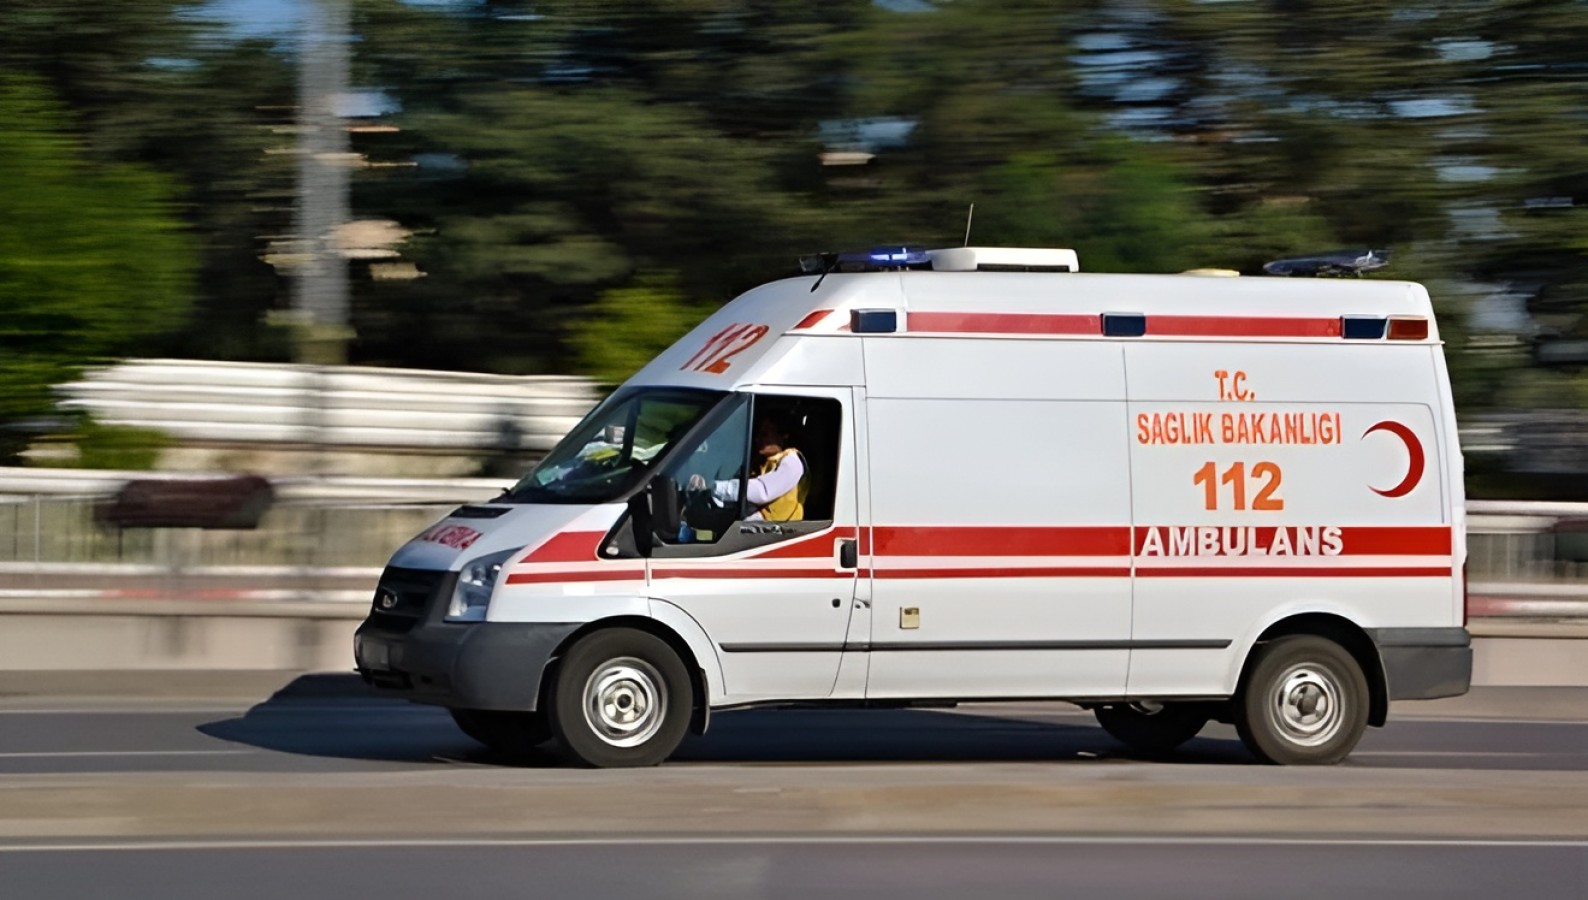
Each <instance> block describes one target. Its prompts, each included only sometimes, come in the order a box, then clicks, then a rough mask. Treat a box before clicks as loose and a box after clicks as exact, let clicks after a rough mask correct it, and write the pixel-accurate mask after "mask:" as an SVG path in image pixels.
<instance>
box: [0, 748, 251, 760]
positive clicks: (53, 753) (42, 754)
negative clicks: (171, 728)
mask: <svg viewBox="0 0 1588 900" xmlns="http://www.w3.org/2000/svg"><path fill="white" fill-rule="evenodd" d="M258 752H260V751H258V750H39V751H33V752H28V753H0V759H61V758H70V757H79V756H96V757H97V756H235V755H237V754H241V753H258Z"/></svg>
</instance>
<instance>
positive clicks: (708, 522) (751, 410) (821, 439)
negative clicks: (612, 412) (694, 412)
mask: <svg viewBox="0 0 1588 900" xmlns="http://www.w3.org/2000/svg"><path fill="white" fill-rule="evenodd" d="M842 421H843V407H842V405H841V404H840V403H839V402H838V401H836V400H831V399H825V398H819V397H790V396H782V395H765V394H758V395H756V396H754V397H753V398H752V399H751V400H750V402H747V403H745V404H743V405H741V406H740V407H739V408H738V409H736V410H735V411H734V412H733V413H732V414H731V415H729V416H728V417H727V418H726V419H724V420H723V421H722V422H721V423H720V424H719V425H718V426H717V427H715V428H713V429H711V431H710V432H709V433H708V434H707V435H706V436H705V437H704V438H701V439H700V440H698V441H697V442H696V443H695V445H694V446H693V447H687V448H681V451H680V452H679V453H678V455H676V456H674V457H672V459H670V460H669V462H668V464H667V466H666V467H665V468H664V469H663V471H662V472H661V477H660V479H659V482H658V485H657V487H658V488H659V492H660V494H661V495H663V496H664V497H665V499H664V500H663V501H662V502H663V504H664V505H665V506H666V507H668V510H667V511H666V512H664V513H663V514H661V515H660V516H658V523H662V522H665V523H667V524H666V525H665V526H660V527H659V528H658V534H657V535H656V537H657V539H658V540H660V541H661V542H663V543H665V544H672V545H675V546H677V545H703V544H721V542H722V540H723V538H724V537H725V536H728V535H738V536H740V537H743V536H744V535H760V536H761V537H759V538H757V539H756V540H754V541H753V543H755V544H759V543H765V542H767V541H771V540H777V539H779V538H780V537H782V536H786V535H789V534H794V533H808V532H809V531H811V530H812V529H813V528H817V527H822V526H824V525H825V524H826V523H827V522H830V521H831V520H832V518H833V501H834V497H835V494H836V487H837V477H838V464H839V455H838V453H839V446H840V438H841V436H842V435H841V428H842ZM674 509H676V515H674V514H673V512H672V511H673V510H674ZM760 522H765V523H783V524H782V526H781V527H779V528H772V529H767V530H765V531H762V530H760V529H756V528H753V527H747V526H750V525H752V523H760ZM673 523H676V527H675V525H674V524H673ZM739 542H740V541H739V540H735V541H732V542H731V543H734V544H738V543H739Z"/></svg>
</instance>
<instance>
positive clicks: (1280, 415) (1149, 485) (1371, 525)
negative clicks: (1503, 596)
mask: <svg viewBox="0 0 1588 900" xmlns="http://www.w3.org/2000/svg"><path fill="white" fill-rule="evenodd" d="M1432 352H1437V348H1431V347H1429V346H1427V345H1416V346H1406V347H1397V346H1392V345H1385V344H1375V345H1371V346H1367V345H1364V346H1352V345H1327V344H1290V345H1285V344H1276V343H1192V342H1184V343H1179V342H1177V343H1168V342H1143V343H1141V344H1135V345H1129V346H1127V348H1126V351H1125V359H1126V372H1127V377H1128V379H1129V383H1130V393H1131V402H1130V405H1129V406H1130V422H1131V435H1130V460H1131V468H1132V476H1133V481H1134V484H1135V497H1134V503H1133V505H1134V513H1135V535H1134V554H1135V558H1134V562H1135V570H1136V589H1135V614H1134V622H1133V629H1132V638H1133V639H1134V640H1135V641H1136V642H1137V649H1135V650H1133V651H1132V654H1131V665H1130V683H1129V691H1130V693H1131V694H1132V695H1137V696H1149V695H1153V696H1161V695H1174V694H1182V695H1206V694H1227V693H1230V692H1232V691H1233V690H1234V688H1235V682H1236V679H1237V678H1238V676H1239V672H1240V668H1241V663H1242V661H1243V659H1244V657H1245V654H1246V652H1247V650H1248V649H1249V647H1250V645H1251V642H1252V641H1253V640H1255V639H1256V637H1257V635H1258V634H1260V633H1261V630H1262V629H1263V628H1265V627H1267V625H1268V624H1270V623H1272V622H1274V621H1277V620H1279V619H1281V618H1284V617H1285V616H1288V615H1292V614H1297V613H1303V612H1330V613H1334V614H1337V615H1340V616H1343V617H1345V618H1347V619H1350V620H1352V621H1354V622H1356V623H1357V624H1359V625H1361V626H1363V627H1418V626H1429V627H1432V626H1449V625H1459V624H1460V622H1459V620H1456V621H1453V620H1452V615H1451V613H1452V610H1451V601H1450V598H1451V590H1452V584H1453V578H1452V565H1453V562H1452V561H1453V552H1454V549H1455V548H1454V540H1453V535H1452V526H1453V524H1454V523H1453V521H1452V516H1451V504H1452V499H1453V498H1452V496H1451V491H1450V485H1449V482H1448V480H1447V478H1448V473H1447V471H1446V469H1447V457H1446V455H1445V453H1444V446H1445V441H1446V440H1447V439H1448V438H1450V437H1452V436H1449V435H1446V434H1445V429H1446V427H1447V425H1446V416H1445V414H1444V412H1443V411H1442V399H1441V396H1440V392H1439V389H1438V385H1437V383H1436V379H1435V377H1434V369H1433V366H1432V365H1431V360H1430V353H1432ZM1185 639H1192V640H1202V641H1208V642H1215V643H1217V642H1225V641H1227V642H1229V643H1228V646H1226V647H1223V648H1215V647H1206V648H1201V649H1191V648H1187V649H1166V648H1161V647H1151V646H1143V645H1144V644H1146V645H1151V644H1153V643H1156V642H1162V641H1171V640H1185Z"/></svg>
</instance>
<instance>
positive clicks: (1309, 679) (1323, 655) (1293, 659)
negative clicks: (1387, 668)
mask: <svg viewBox="0 0 1588 900" xmlns="http://www.w3.org/2000/svg"><path fill="white" fill-rule="evenodd" d="M1368 702H1369V694H1368V686H1367V678H1366V676H1364V675H1363V674H1362V667H1361V666H1359V665H1357V662H1356V659H1355V658H1354V657H1353V656H1351V654H1350V653H1349V652H1348V651H1346V649H1345V648H1344V647H1341V646H1340V645H1339V644H1336V643H1335V642H1333V641H1331V640H1328V639H1326V638H1321V637H1316V636H1314V635H1292V636H1289V637H1282V638H1277V639H1275V640H1273V641H1271V642H1269V643H1268V644H1266V645H1265V646H1263V647H1262V648H1261V649H1260V650H1258V651H1257V656H1256V659H1255V660H1254V663H1253V665H1252V669H1251V674H1250V675H1249V676H1248V678H1247V679H1246V684H1245V685H1244V686H1243V687H1242V689H1241V695H1240V696H1239V697H1238V698H1237V699H1236V703H1235V728H1236V731H1238V732H1239V733H1240V736H1241V742H1242V743H1244V744H1245V745H1246V749H1248V750H1250V751H1251V752H1252V754H1253V755H1254V756H1256V757H1257V758H1258V759H1261V760H1263V761H1264V762H1271V763H1279V764H1280V765H1333V764H1334V763H1337V762H1339V761H1340V760H1342V759H1345V757H1346V756H1347V755H1348V754H1350V752H1351V751H1352V750H1353V749H1355V747H1356V743H1357V741H1359V740H1361V739H1362V732H1363V731H1365V730H1366V729H1367V718H1368Z"/></svg>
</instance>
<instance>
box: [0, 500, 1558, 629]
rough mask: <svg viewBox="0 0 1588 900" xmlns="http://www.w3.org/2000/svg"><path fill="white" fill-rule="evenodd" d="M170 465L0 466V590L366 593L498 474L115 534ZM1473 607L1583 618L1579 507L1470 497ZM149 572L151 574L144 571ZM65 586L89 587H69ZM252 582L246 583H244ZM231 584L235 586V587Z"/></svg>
mask: <svg viewBox="0 0 1588 900" xmlns="http://www.w3.org/2000/svg"><path fill="white" fill-rule="evenodd" d="M148 477H191V476H180V475H176V474H173V473H163V474H162V473H147V472H88V471H78V470H43V469H0V590H4V589H5V587H6V586H7V585H9V587H10V589H12V590H15V591H21V590H26V589H32V590H34V591H35V593H36V592H37V591H38V590H43V589H46V588H48V589H51V590H59V591H72V590H79V589H81V590H90V591H101V592H104V591H110V592H114V591H116V590H118V589H120V588H118V581H120V582H123V583H125V584H128V585H133V587H131V588H126V590H130V591H133V592H137V591H148V590H156V589H159V590H167V591H173V590H176V588H177V581H176V580H173V579H181V583H182V585H183V587H182V590H183V591H187V592H189V593H193V592H197V593H199V594H202V595H204V596H213V597H216V598H220V597H226V596H241V595H243V594H246V593H247V592H248V591H250V590H252V591H254V592H255V593H258V592H261V591H262V592H264V593H263V594H261V595H260V596H266V595H269V596H274V595H275V594H271V591H276V592H277V593H279V592H280V590H282V589H281V588H280V585H282V584H289V583H290V585H291V587H290V590H296V591H320V592H322V593H323V592H325V591H338V592H342V593H343V594H345V595H346V596H347V597H349V598H351V597H355V596H356V597H362V595H363V593H364V591H363V587H362V585H364V584H365V582H371V581H373V578H374V576H375V575H376V574H378V572H379V570H380V567H381V566H383V565H384V564H385V562H386V559H387V558H388V557H389V556H390V554H391V552H392V550H393V549H394V548H396V547H397V546H399V545H400V544H401V543H403V542H404V541H406V540H408V539H409V538H410V537H412V536H413V535H414V534H416V533H418V532H419V531H420V530H422V529H423V528H424V527H426V526H427V525H429V524H430V523H432V522H434V521H435V520H437V519H439V518H441V517H442V516H444V515H445V514H446V513H447V512H448V511H449V510H450V509H452V508H453V507H454V506H456V505H457V504H459V503H465V502H470V501H476V502H477V501H480V500H486V499H489V498H490V497H492V496H494V495H495V494H497V493H498V492H500V491H501V490H502V489H503V488H504V487H506V481H505V480H497V479H477V478H453V479H426V480H416V479H385V478H323V479H310V478H280V479H274V480H273V482H272V485H273V487H274V489H275V503H274V504H273V505H272V506H271V508H270V509H269V510H268V511H267V512H266V513H265V514H264V516H263V517H262V519H261V520H260V523H259V527H258V528H256V529H253V530H237V531H229V530H217V531H206V530H201V529H191V528H149V529H128V530H118V529H116V528H113V527H109V526H106V525H104V524H102V523H101V522H100V520H99V518H98V516H97V515H96V512H97V510H98V509H99V507H100V506H101V505H102V504H103V503H105V502H106V500H107V498H109V497H110V496H112V495H113V494H114V493H115V491H116V490H117V488H119V487H120V486H121V485H122V484H123V483H125V482H126V481H127V480H129V479H131V478H148ZM1467 512H1468V519H1467V522H1468V569H1467V572H1468V578H1469V580H1470V583H1471V593H1472V596H1473V613H1474V614H1475V615H1528V616H1552V617H1562V616H1569V617H1588V503H1533V502H1513V501H1503V502H1501V501H1478V500H1475V501H1472V502H1471V503H1469V504H1468V507H1467ZM151 579H153V580H151ZM74 585H88V586H87V587H82V588H78V587H75V586H74ZM250 585H251V586H252V587H250ZM239 592H241V593H239Z"/></svg>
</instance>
